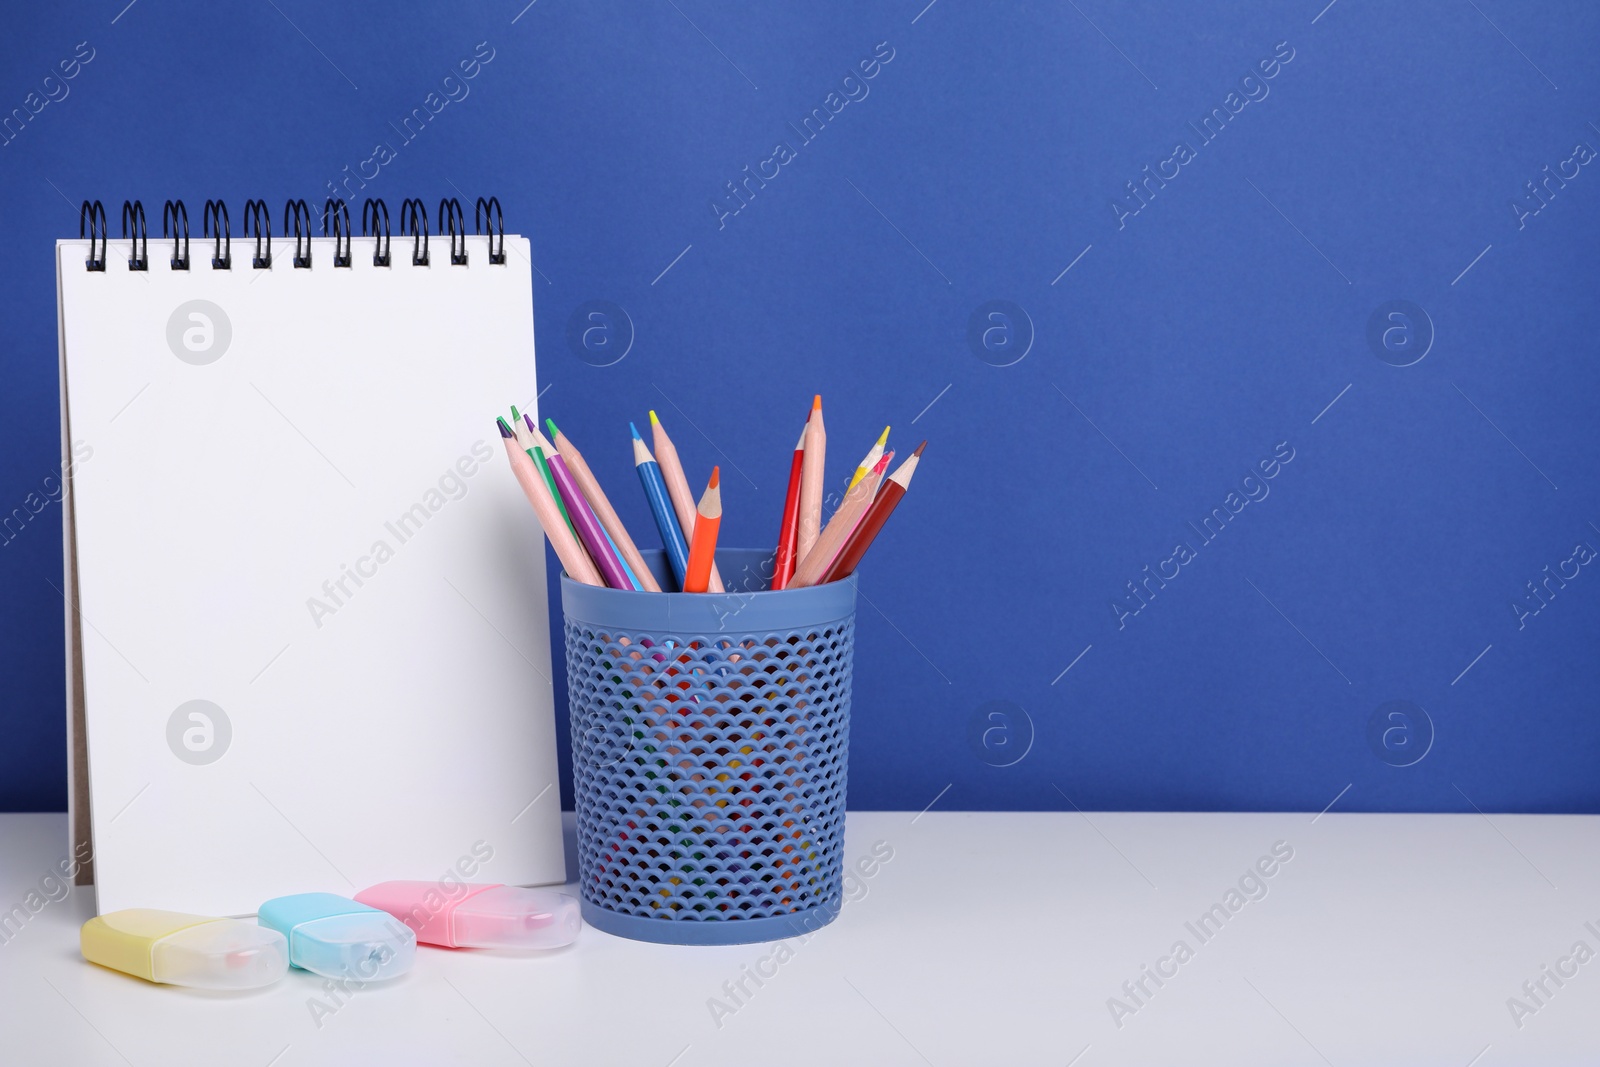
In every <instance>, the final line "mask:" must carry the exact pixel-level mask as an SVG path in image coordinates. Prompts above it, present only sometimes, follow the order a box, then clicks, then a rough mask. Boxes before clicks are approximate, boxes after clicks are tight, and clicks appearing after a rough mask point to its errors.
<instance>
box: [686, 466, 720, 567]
mask: <svg viewBox="0 0 1600 1067" xmlns="http://www.w3.org/2000/svg"><path fill="white" fill-rule="evenodd" d="M721 528H722V489H721V474H720V471H719V469H718V468H716V467H712V468H711V481H710V482H709V483H707V485H706V491H705V495H704V496H702V497H701V498H700V506H699V507H698V508H696V509H695V520H694V542H693V543H692V544H690V546H689V566H688V569H687V570H686V571H685V572H684V575H683V591H684V592H685V593H704V592H705V591H706V588H707V586H709V585H710V584H711V561H712V560H713V559H715V558H716V555H717V531H718V530H720V529H721Z"/></svg>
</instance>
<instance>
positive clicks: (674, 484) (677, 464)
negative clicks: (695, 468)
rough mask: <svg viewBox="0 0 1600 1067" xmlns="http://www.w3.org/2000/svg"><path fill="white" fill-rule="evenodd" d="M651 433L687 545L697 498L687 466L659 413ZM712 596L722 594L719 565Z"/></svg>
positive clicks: (652, 421) (713, 570)
mask: <svg viewBox="0 0 1600 1067" xmlns="http://www.w3.org/2000/svg"><path fill="white" fill-rule="evenodd" d="M650 431H651V433H652V434H653V435H654V438H655V445H656V462H657V463H658V464H660V466H661V477H662V480H664V481H665V482H666V483H667V496H668V497H670V498H671V499H672V510H673V511H674V512H676V513H677V516H678V525H680V526H682V527H683V539H684V542H685V543H688V542H690V541H693V540H694V516H695V505H694V494H693V493H692V492H690V490H689V479H688V478H686V477H685V476H684V473H683V463H682V461H681V460H679V459H678V448H677V446H676V445H674V444H673V443H672V438H670V437H668V436H667V428H666V427H665V426H663V425H661V420H660V419H658V418H656V413H655V412H654V411H652V412H651V413H650ZM710 588H711V592H713V593H720V592H722V576H721V575H720V574H718V573H717V565H716V563H714V562H713V563H712V564H711V586H710Z"/></svg>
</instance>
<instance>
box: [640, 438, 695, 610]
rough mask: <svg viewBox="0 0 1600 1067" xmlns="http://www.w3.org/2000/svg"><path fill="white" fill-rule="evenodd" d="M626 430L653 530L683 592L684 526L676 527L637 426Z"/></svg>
mask: <svg viewBox="0 0 1600 1067" xmlns="http://www.w3.org/2000/svg"><path fill="white" fill-rule="evenodd" d="M628 429H630V430H632V431H633V466H634V469H635V470H636V471H638V473H639V482H640V484H641V485H643V486H644V495H645V499H647V500H649V501H650V514H652V515H653V516H655V520H656V529H657V530H659V531H660V532H661V546H662V547H663V548H664V549H666V552H667V563H668V564H669V565H671V567H672V575H673V577H674V578H676V579H677V580H678V588H679V589H682V588H683V576H684V574H685V572H687V571H688V569H689V545H688V543H687V542H686V541H684V539H683V527H682V526H681V525H679V523H678V517H677V515H675V514H673V511H672V501H671V500H669V499H668V498H667V485H666V481H665V480H664V479H663V478H662V477H661V465H660V464H659V463H657V462H656V461H655V457H653V456H651V455H650V449H649V448H647V447H646V446H645V443H644V438H642V437H640V436H639V427H637V426H635V425H634V424H633V423H631V422H630V423H628Z"/></svg>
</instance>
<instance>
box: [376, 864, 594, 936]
mask: <svg viewBox="0 0 1600 1067" xmlns="http://www.w3.org/2000/svg"><path fill="white" fill-rule="evenodd" d="M355 898H356V900H358V901H360V902H361V903H362V904H365V905H367V906H368V907H372V908H378V909H380V910H382V911H386V912H388V913H389V914H390V915H393V916H394V917H395V918H396V919H399V920H400V921H401V922H403V923H405V924H406V925H407V926H409V927H410V928H411V929H412V931H413V932H415V933H416V935H417V940H418V941H421V942H423V943H424V944H429V945H443V946H444V947H445V948H517V949H528V948H560V947H561V946H562V945H570V944H572V942H573V941H575V940H577V937H578V930H579V928H580V927H581V926H582V925H583V923H582V920H581V919H579V917H578V902H577V901H576V900H574V899H573V898H572V897H569V896H567V894H565V893H558V892H556V891H555V890H551V889H522V888H519V887H517V886H512V885H493V884H488V885H484V884H472V883H468V884H456V885H444V884H442V883H440V882H428V881H423V882H380V883H379V884H378V885H375V886H373V887H372V888H370V889H364V890H362V891H361V892H359V893H357V894H356V897H355Z"/></svg>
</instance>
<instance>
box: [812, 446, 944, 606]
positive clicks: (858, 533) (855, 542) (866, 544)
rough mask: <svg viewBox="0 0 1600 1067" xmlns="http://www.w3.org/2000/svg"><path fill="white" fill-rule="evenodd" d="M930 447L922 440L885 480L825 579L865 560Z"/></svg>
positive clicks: (844, 575) (850, 570)
mask: <svg viewBox="0 0 1600 1067" xmlns="http://www.w3.org/2000/svg"><path fill="white" fill-rule="evenodd" d="M927 447H928V442H926V441H924V442H922V444H920V445H918V446H917V450H916V451H915V452H913V453H911V456H910V458H909V459H907V460H906V461H905V462H904V463H902V464H900V468H899V469H898V470H896V471H895V472H894V473H893V474H891V475H889V479H888V480H887V481H886V482H884V483H883V491H882V492H880V493H879V494H878V496H877V498H876V499H875V500H873V502H872V507H871V508H870V509H869V510H868V511H867V515H866V518H864V519H862V520H861V522H860V523H858V524H857V525H856V528H855V532H853V533H852V534H851V535H850V539H849V540H848V541H846V542H845V544H844V548H843V549H841V550H840V551H839V558H837V559H835V560H834V561H833V564H832V565H831V566H830V567H829V568H828V571H827V573H826V574H824V575H823V576H822V581H823V582H835V581H838V580H839V579H840V578H848V577H850V575H852V574H854V573H855V570H856V567H858V566H860V564H861V557H862V556H864V555H866V554H867V549H869V548H871V547H872V542H873V541H874V540H875V539H876V538H877V536H878V534H879V532H881V531H882V530H883V524H884V523H886V522H888V521H889V516H890V515H892V514H894V509H895V508H896V507H898V506H899V504H900V500H901V498H902V497H904V496H905V495H906V490H908V489H910V488H911V476H912V475H913V474H915V473H917V461H918V460H919V459H921V458H922V450H923V449H924V448H927ZM818 584H821V583H818Z"/></svg>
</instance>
